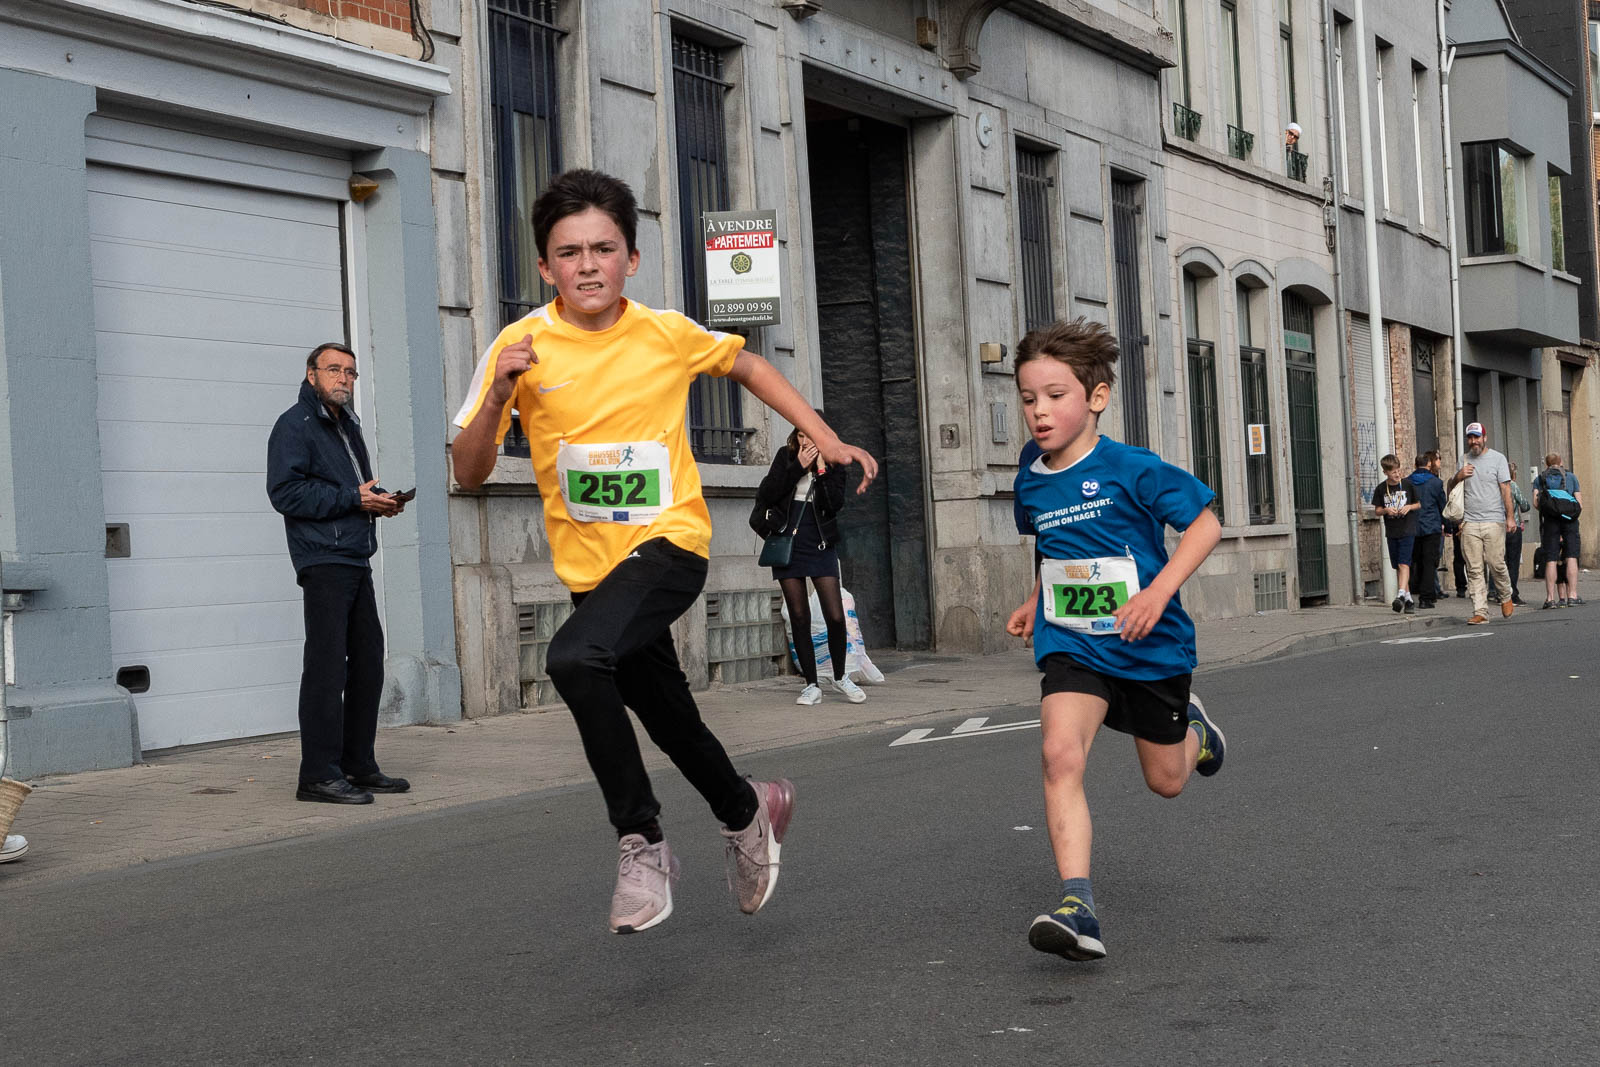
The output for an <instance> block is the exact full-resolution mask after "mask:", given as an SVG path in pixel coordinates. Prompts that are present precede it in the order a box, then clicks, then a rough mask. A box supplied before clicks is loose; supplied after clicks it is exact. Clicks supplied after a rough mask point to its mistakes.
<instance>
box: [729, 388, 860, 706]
mask: <svg viewBox="0 0 1600 1067" xmlns="http://www.w3.org/2000/svg"><path fill="white" fill-rule="evenodd" d="M817 414H819V415H820V414H822V413H821V412H820V411H819V412H818V413H817ZM808 493H809V496H810V499H809V500H807V495H808ZM844 501H845V473H844V468H842V467H829V466H828V465H827V464H826V463H824V462H823V461H822V457H821V456H819V455H818V454H817V446H816V445H815V444H814V443H813V442H812V440H811V438H809V437H807V436H806V435H805V434H803V433H801V432H800V431H799V430H795V431H794V432H792V433H790V434H789V440H788V443H787V444H785V445H784V447H782V448H780V449H778V454H777V455H776V456H774V457H773V459H772V468H771V469H770V470H768V471H767V476H766V477H765V478H763V479H761V487H760V488H759V489H757V490H756V506H755V515H754V516H752V522H753V524H756V523H757V521H758V520H759V519H760V518H761V517H763V516H764V517H766V519H767V521H766V523H765V526H766V528H767V532H768V533H769V534H771V533H779V532H782V531H784V530H793V531H794V552H793V554H792V555H791V556H790V559H789V565H788V566H787V567H774V568H772V576H773V577H774V578H775V579H777V581H778V586H779V587H780V588H781V589H782V590H783V599H784V603H785V604H786V605H787V606H788V608H789V625H790V627H791V629H792V633H793V635H794V652H795V658H796V659H798V660H799V661H800V673H802V674H804V675H805V678H806V687H805V689H803V690H801V692H800V696H799V698H798V699H797V700H795V703H796V704H820V703H821V702H822V689H821V687H820V686H818V685H817V658H816V650H815V649H814V648H813V647H812V645H811V601H810V597H809V596H807V594H806V579H807V578H810V579H811V584H812V585H814V586H816V589H817V599H818V600H819V601H821V603H822V618H823V620H824V621H825V622H826V623H827V624H828V655H829V656H830V657H831V658H832V660H833V688H834V689H835V690H837V691H838V692H840V693H842V694H844V696H845V698H846V699H848V700H849V701H850V702H851V703H852V704H859V703H861V702H862V701H864V700H866V699H867V694H865V693H863V692H862V691H861V688H860V687H859V686H858V685H856V683H854V682H852V681H851V680H850V679H849V678H847V677H846V676H845V627H844V599H843V597H842V596H841V594H840V587H839V547H838V543H839V522H838V519H837V517H836V516H837V515H838V513H839V509H840V508H841V507H843V506H844ZM783 516H787V522H786V523H785V524H784V525H783V526H781V527H779V526H777V523H776V522H775V521H772V520H775V519H779V518H780V517H783Z"/></svg>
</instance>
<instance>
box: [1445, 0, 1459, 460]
mask: <svg viewBox="0 0 1600 1067" xmlns="http://www.w3.org/2000/svg"><path fill="white" fill-rule="evenodd" d="M1455 61H1456V50H1455V49H1454V48H1452V47H1450V44H1449V39H1448V38H1447V37H1446V36H1445V29H1444V0H1439V100H1440V107H1441V108H1442V109H1443V111H1444V125H1443V127H1442V129H1443V130H1444V230H1445V244H1446V247H1448V248H1449V249H1450V380H1451V381H1452V382H1453V383H1454V388H1455V424H1456V436H1455V445H1456V446H1459V445H1460V444H1461V441H1462V436H1461V430H1462V425H1461V419H1462V412H1461V357H1462V355H1463V354H1464V352H1465V346H1466V338H1465V336H1464V335H1463V334H1462V332H1461V257H1460V256H1458V255H1457V254H1456V252H1457V249H1456V171H1455V155H1456V154H1455V141H1454V140H1453V138H1452V135H1451V133H1450V68H1451V67H1453V66H1454V65H1455ZM1460 458H1461V456H1460V453H1457V454H1456V459H1457V461H1458V465H1459V461H1460Z"/></svg>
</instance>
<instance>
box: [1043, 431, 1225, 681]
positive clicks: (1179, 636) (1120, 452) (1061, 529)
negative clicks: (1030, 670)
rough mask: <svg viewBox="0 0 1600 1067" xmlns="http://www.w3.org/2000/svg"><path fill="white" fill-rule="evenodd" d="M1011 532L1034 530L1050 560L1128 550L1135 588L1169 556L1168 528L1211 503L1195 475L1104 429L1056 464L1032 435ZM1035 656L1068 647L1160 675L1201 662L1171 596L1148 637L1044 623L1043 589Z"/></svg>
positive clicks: (1145, 676)
mask: <svg viewBox="0 0 1600 1067" xmlns="http://www.w3.org/2000/svg"><path fill="white" fill-rule="evenodd" d="M1015 487H1016V503H1015V505H1014V508H1015V512H1016V516H1017V532H1019V533H1022V534H1032V535H1033V536H1034V537H1035V538H1036V539H1037V541H1036V543H1037V547H1038V549H1039V551H1040V552H1041V553H1043V554H1044V556H1045V557H1046V558H1047V559H1092V558H1096V557H1100V556H1123V555H1130V554H1131V555H1132V556H1133V559H1134V563H1135V564H1136V566H1137V567H1138V570H1139V587H1140V588H1141V589H1143V588H1148V587H1149V585H1150V583H1151V582H1152V581H1154V580H1155V577H1156V575H1157V574H1159V573H1161V568H1163V567H1165V566H1166V565H1167V545H1166V538H1165V527H1167V526H1172V527H1174V528H1176V529H1180V530H1183V529H1187V528H1188V527H1189V524H1190V523H1192V522H1194V520H1195V519H1197V518H1199V517H1200V513H1201V512H1202V511H1204V510H1205V509H1206V506H1207V505H1208V504H1210V503H1211V498H1212V496H1213V493H1212V492H1211V490H1210V489H1207V488H1206V486H1205V483H1203V482H1201V481H1200V479H1198V478H1196V477H1195V476H1194V475H1192V474H1190V473H1189V472H1188V471H1186V470H1183V469H1182V468H1181V467H1174V466H1173V465H1172V464H1170V463H1167V462H1165V461H1163V460H1162V458H1161V457H1160V456H1158V455H1156V454H1155V453H1154V452H1151V451H1150V450H1148V449H1144V448H1136V447H1134V446H1132V445H1125V444H1121V443H1120V442H1117V441H1113V440H1111V439H1110V438H1108V437H1101V438H1100V439H1099V441H1097V442H1096V443H1095V446H1094V448H1092V449H1090V450H1089V452H1088V453H1087V454H1086V455H1084V456H1083V457H1082V458H1081V459H1079V460H1078V461H1077V462H1076V463H1074V464H1072V466H1070V467H1067V468H1065V469H1064V470H1059V471H1052V470H1050V469H1049V468H1047V467H1046V466H1045V465H1044V462H1043V460H1042V458H1041V452H1040V449H1039V447H1038V445H1036V444H1035V443H1034V442H1032V441H1029V442H1028V443H1027V444H1026V445H1025V446H1023V449H1022V454H1021V456H1019V457H1018V459H1017V480H1016V483H1015ZM1033 651H1034V660H1035V661H1036V662H1038V663H1040V664H1041V665H1042V664H1043V663H1044V658H1045V657H1046V656H1048V655H1050V654H1051V653H1052V652H1066V653H1068V654H1069V655H1071V656H1072V658H1073V659H1075V660H1077V661H1078V662H1079V663H1082V664H1083V665H1084V666H1086V667H1089V668H1091V669H1092V670H1096V671H1099V672H1100V673H1102V674H1107V675H1110V676H1112V677H1114V678H1133V679H1138V680H1140V681H1156V680H1158V679H1161V678H1171V677H1174V676H1175V675H1180V674H1187V673H1189V672H1191V671H1193V670H1194V668H1195V663H1196V662H1197V660H1196V656H1195V647H1194V622H1193V620H1191V619H1190V618H1189V615H1188V613H1187V612H1185V611H1184V610H1183V605H1182V604H1181V603H1180V602H1179V599H1178V597H1177V596H1176V595H1174V596H1173V598H1172V599H1171V600H1169V601H1167V609H1166V611H1164V612H1162V615H1161V618H1160V620H1159V621H1158V622H1157V623H1156V625H1155V628H1154V629H1152V630H1151V631H1150V633H1149V635H1148V636H1146V637H1144V638H1143V639H1141V640H1139V641H1124V640H1122V638H1121V637H1120V636H1118V635H1116V634H1105V635H1096V634H1086V633H1078V632H1076V631H1073V630H1068V629H1065V628H1063V627H1060V626H1055V625H1053V624H1051V623H1048V622H1046V621H1045V619H1044V596H1043V594H1042V593H1041V595H1040V597H1039V607H1038V611H1037V614H1036V615H1035V616H1034V620H1033Z"/></svg>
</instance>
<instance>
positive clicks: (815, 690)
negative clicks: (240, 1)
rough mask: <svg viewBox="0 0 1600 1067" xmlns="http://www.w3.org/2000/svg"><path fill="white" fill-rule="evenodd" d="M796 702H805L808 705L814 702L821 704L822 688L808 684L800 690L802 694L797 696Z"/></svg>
mask: <svg viewBox="0 0 1600 1067" xmlns="http://www.w3.org/2000/svg"><path fill="white" fill-rule="evenodd" d="M794 702H795V703H796V704H804V705H806V706H807V707H809V706H810V705H812V704H820V703H822V690H821V689H820V688H819V687H817V686H814V685H808V686H806V687H805V688H804V689H802V690H800V695H799V696H797V697H795V700H794Z"/></svg>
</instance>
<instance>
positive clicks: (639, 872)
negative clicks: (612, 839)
mask: <svg viewBox="0 0 1600 1067" xmlns="http://www.w3.org/2000/svg"><path fill="white" fill-rule="evenodd" d="M617 847H618V848H619V849H620V851H621V854H620V855H619V856H618V858H617V888H616V890H615V891H614V892H613V893H612V894H611V932H612V933H614V934H636V933H638V932H639V931H640V930H648V929H650V928H651V927H652V926H655V925H656V924H658V923H660V922H661V921H662V920H664V919H666V917H667V916H668V915H671V914H672V883H673V882H675V881H677V880H678V861H677V859H676V858H674V856H673V855H672V849H670V848H668V847H667V843H666V842H665V841H662V842H661V843H659V844H655V845H652V844H650V843H649V842H647V841H645V839H644V837H643V835H641V834H628V835H626V836H625V837H623V838H622V840H620V841H618V842H617Z"/></svg>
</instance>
